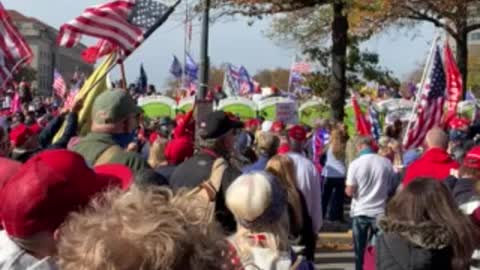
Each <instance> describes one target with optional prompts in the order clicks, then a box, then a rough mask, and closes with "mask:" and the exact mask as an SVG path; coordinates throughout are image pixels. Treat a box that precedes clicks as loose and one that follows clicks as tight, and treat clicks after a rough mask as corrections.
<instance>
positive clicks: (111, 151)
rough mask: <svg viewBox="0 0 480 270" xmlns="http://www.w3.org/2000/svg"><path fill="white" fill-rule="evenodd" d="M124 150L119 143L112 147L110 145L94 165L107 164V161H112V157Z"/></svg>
mask: <svg viewBox="0 0 480 270" xmlns="http://www.w3.org/2000/svg"><path fill="white" fill-rule="evenodd" d="M122 152H123V149H122V148H121V147H120V146H118V145H112V146H110V147H108V148H107V149H105V151H103V152H102V153H101V154H100V156H99V157H98V158H97V160H95V162H94V166H99V165H105V164H107V163H110V161H111V160H112V158H113V157H114V156H115V155H117V154H119V153H122Z"/></svg>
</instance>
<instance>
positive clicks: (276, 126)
mask: <svg viewBox="0 0 480 270" xmlns="http://www.w3.org/2000/svg"><path fill="white" fill-rule="evenodd" d="M284 128H285V125H284V124H283V123H282V121H275V122H273V124H272V128H271V130H270V131H271V132H282V130H283V129H284Z"/></svg>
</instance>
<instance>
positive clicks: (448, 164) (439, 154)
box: [403, 148, 460, 187]
mask: <svg viewBox="0 0 480 270" xmlns="http://www.w3.org/2000/svg"><path fill="white" fill-rule="evenodd" d="M459 167H460V165H459V164H458V163H457V162H456V161H454V160H453V159H452V158H451V157H450V156H449V155H448V153H447V151H445V150H443V149H440V148H432V149H430V150H428V151H427V152H425V153H424V154H423V156H422V157H421V158H419V159H418V160H416V161H415V162H413V163H412V164H411V165H410V166H409V167H408V168H407V170H406V172H405V177H404V178H403V186H404V187H405V186H407V185H408V184H410V182H412V181H413V180H415V179H416V178H419V177H423V178H433V179H437V180H444V179H445V178H447V177H448V176H449V175H450V171H451V170H452V169H458V168H459Z"/></svg>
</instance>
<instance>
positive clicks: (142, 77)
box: [137, 64, 148, 93]
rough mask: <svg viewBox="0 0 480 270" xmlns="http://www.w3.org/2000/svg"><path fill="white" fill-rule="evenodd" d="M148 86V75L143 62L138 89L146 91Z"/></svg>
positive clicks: (140, 91) (141, 91)
mask: <svg viewBox="0 0 480 270" xmlns="http://www.w3.org/2000/svg"><path fill="white" fill-rule="evenodd" d="M147 87H148V77H147V73H146V72H145V69H144V68H143V64H141V65H140V76H139V77H138V80H137V91H138V92H139V93H145V92H146V91H147Z"/></svg>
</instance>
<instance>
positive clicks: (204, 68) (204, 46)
mask: <svg viewBox="0 0 480 270" xmlns="http://www.w3.org/2000/svg"><path fill="white" fill-rule="evenodd" d="M202 23H203V26H202V39H201V43H200V87H199V89H198V90H199V91H198V93H197V98H198V99H200V100H204V99H205V96H206V95H207V92H208V75H209V69H210V59H209V56H208V39H209V26H210V0H204V7H203V19H202Z"/></svg>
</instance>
